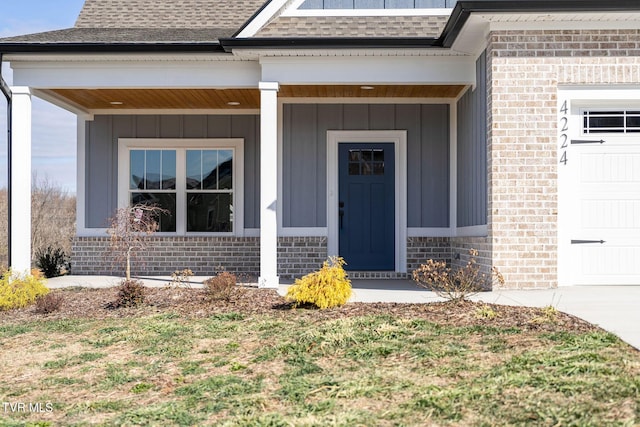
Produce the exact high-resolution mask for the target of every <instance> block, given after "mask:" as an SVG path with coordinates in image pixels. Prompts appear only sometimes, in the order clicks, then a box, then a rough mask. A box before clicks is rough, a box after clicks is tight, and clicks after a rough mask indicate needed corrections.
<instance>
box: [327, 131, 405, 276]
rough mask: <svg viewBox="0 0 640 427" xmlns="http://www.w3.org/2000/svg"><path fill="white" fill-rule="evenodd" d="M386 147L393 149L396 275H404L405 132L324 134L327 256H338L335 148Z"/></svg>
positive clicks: (336, 155)
mask: <svg viewBox="0 0 640 427" xmlns="http://www.w3.org/2000/svg"><path fill="white" fill-rule="evenodd" d="M343 142H345V143H346V142H348V143H364V144H367V143H368V144H370V143H378V142H381V143H387V142H391V143H393V144H394V149H395V178H394V179H395V218H396V220H395V236H396V238H395V272H398V273H406V272H407V131H405V130H390V131H364V130H363V131H359V130H357V131H327V235H328V237H327V252H328V255H329V256H333V255H338V252H339V227H338V221H339V219H338V218H339V215H338V210H339V209H338V193H339V183H338V144H340V143H343Z"/></svg>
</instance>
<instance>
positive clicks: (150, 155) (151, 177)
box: [145, 150, 160, 190]
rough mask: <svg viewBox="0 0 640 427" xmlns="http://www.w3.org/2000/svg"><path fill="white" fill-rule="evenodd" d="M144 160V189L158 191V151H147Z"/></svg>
mask: <svg viewBox="0 0 640 427" xmlns="http://www.w3.org/2000/svg"><path fill="white" fill-rule="evenodd" d="M145 153H146V160H145V178H146V183H145V188H146V189H148V190H159V189H160V150H147V151H146V152H145Z"/></svg>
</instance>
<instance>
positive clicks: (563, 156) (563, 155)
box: [558, 100, 569, 166]
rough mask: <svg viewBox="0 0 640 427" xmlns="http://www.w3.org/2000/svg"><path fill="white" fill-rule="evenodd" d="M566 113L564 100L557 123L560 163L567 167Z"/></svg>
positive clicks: (567, 121) (567, 124)
mask: <svg viewBox="0 0 640 427" xmlns="http://www.w3.org/2000/svg"><path fill="white" fill-rule="evenodd" d="M568 112H569V108H567V101H566V100H565V101H564V102H563V103H562V107H560V119H559V121H560V122H559V123H558V126H559V128H560V163H562V164H563V165H565V166H566V165H567V147H568V146H569V144H568V137H567V132H568V131H569V118H568V117H567V114H568Z"/></svg>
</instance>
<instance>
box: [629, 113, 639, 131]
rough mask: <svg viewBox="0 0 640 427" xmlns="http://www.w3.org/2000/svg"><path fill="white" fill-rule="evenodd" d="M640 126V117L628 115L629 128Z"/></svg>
mask: <svg viewBox="0 0 640 427" xmlns="http://www.w3.org/2000/svg"><path fill="white" fill-rule="evenodd" d="M637 127H640V117H638V116H631V117H627V128H637Z"/></svg>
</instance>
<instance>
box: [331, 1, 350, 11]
mask: <svg viewBox="0 0 640 427" xmlns="http://www.w3.org/2000/svg"><path fill="white" fill-rule="evenodd" d="M324 8H325V9H353V0H324Z"/></svg>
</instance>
